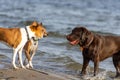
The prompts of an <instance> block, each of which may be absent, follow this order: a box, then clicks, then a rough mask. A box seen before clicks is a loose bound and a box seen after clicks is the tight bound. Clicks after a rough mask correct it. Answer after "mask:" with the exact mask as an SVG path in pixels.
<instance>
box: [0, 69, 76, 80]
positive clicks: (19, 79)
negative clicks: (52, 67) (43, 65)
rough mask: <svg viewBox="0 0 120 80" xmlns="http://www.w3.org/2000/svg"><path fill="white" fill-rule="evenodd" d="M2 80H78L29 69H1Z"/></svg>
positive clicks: (0, 77) (0, 76)
mask: <svg viewBox="0 0 120 80" xmlns="http://www.w3.org/2000/svg"><path fill="white" fill-rule="evenodd" d="M0 80H78V79H77V78H72V77H69V76H65V75H64V76H62V75H57V74H53V73H49V72H44V71H36V70H28V69H18V70H14V69H0Z"/></svg>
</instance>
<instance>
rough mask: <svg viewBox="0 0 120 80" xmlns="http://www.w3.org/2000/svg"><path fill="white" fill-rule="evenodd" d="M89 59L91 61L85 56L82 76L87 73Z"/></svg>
mask: <svg viewBox="0 0 120 80" xmlns="http://www.w3.org/2000/svg"><path fill="white" fill-rule="evenodd" d="M89 61H90V60H89V59H86V58H85V57H83V66H82V71H81V76H84V75H86V69H87V66H88V64H89Z"/></svg>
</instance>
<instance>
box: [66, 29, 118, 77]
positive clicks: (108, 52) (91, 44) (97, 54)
mask: <svg viewBox="0 0 120 80" xmlns="http://www.w3.org/2000/svg"><path fill="white" fill-rule="evenodd" d="M66 38H67V40H68V41H70V44H72V45H77V44H78V45H79V46H80V47H81V48H82V55H83V66H82V71H81V75H85V74H86V68H87V66H88V64H89V61H90V60H91V61H93V62H94V76H95V75H96V74H97V73H98V68H99V62H100V61H103V60H105V59H106V58H108V57H111V56H112V58H113V64H114V67H115V69H116V77H118V76H120V36H112V35H109V36H103V35H99V34H95V33H93V32H91V31H89V30H87V29H86V28H85V27H76V28H74V29H73V30H72V33H71V34H69V35H67V36H66Z"/></svg>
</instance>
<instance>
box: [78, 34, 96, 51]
mask: <svg viewBox="0 0 120 80" xmlns="http://www.w3.org/2000/svg"><path fill="white" fill-rule="evenodd" d="M93 40H94V35H93V37H92V38H91V40H90V42H89V43H88V44H86V45H82V46H81V45H80V44H79V46H80V47H81V48H80V50H81V51H83V50H84V48H88V47H89V46H90V45H91V43H92V42H93Z"/></svg>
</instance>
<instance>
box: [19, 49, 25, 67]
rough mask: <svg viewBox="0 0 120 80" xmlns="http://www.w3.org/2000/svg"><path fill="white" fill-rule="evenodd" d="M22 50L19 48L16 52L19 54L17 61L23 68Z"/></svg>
mask: <svg viewBox="0 0 120 80" xmlns="http://www.w3.org/2000/svg"><path fill="white" fill-rule="evenodd" d="M22 50H23V48H20V50H19V52H18V54H19V56H18V57H19V60H20V61H19V62H20V65H21V67H22V68H24V69H25V66H24V65H23V62H22Z"/></svg>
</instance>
